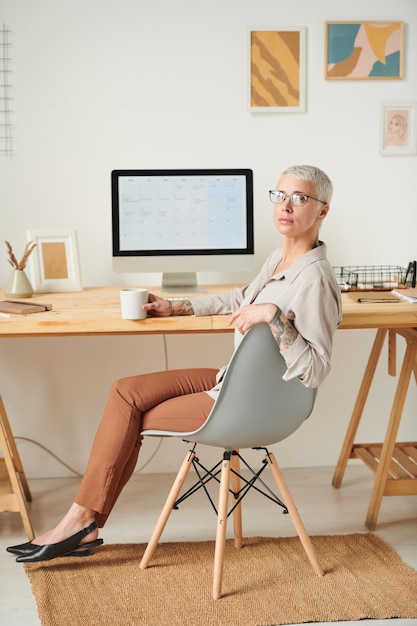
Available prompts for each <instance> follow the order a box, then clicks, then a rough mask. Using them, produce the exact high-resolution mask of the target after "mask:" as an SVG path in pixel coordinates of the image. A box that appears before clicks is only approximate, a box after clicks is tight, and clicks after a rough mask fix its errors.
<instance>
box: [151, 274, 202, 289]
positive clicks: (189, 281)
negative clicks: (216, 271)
mask: <svg viewBox="0 0 417 626" xmlns="http://www.w3.org/2000/svg"><path fill="white" fill-rule="evenodd" d="M205 291H206V290H205V289H202V288H201V287H199V285H198V282H197V274H196V272H163V274H162V293H204V292H205Z"/></svg>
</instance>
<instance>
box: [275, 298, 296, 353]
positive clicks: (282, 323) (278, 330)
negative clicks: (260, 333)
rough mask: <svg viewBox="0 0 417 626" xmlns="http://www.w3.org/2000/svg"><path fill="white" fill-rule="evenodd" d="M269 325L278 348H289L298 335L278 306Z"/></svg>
mask: <svg viewBox="0 0 417 626" xmlns="http://www.w3.org/2000/svg"><path fill="white" fill-rule="evenodd" d="M269 326H270V328H271V331H272V334H273V336H274V337H275V340H276V342H277V343H278V345H279V347H280V350H286V349H287V348H289V347H290V346H291V345H292V344H293V343H294V341H295V340H296V339H297V337H298V332H297V330H296V329H295V328H294V326H293V325H292V323H291V322H290V320H288V319H287V318H286V317H285V315H284V314H283V312H282V311H281V309H279V308H277V312H276V313H275V315H274V317H273V318H272V320H271V321H270V322H269Z"/></svg>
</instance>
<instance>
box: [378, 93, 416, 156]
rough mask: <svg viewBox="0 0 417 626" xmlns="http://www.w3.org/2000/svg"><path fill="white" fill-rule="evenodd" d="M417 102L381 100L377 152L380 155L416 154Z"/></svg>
mask: <svg viewBox="0 0 417 626" xmlns="http://www.w3.org/2000/svg"><path fill="white" fill-rule="evenodd" d="M416 117H417V102H383V103H382V104H381V124H380V139H379V153H380V154H381V155H382V156H410V155H415V154H417V132H416Z"/></svg>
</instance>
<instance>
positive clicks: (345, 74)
mask: <svg viewBox="0 0 417 626" xmlns="http://www.w3.org/2000/svg"><path fill="white" fill-rule="evenodd" d="M325 29H326V30H325V42H326V53H325V70H324V72H325V73H324V75H325V78H326V80H393V79H401V78H402V77H403V65H404V51H403V22H378V21H375V22H326V24H325Z"/></svg>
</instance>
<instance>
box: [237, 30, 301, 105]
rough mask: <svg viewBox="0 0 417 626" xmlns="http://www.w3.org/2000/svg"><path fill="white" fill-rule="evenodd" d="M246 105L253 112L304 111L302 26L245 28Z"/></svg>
mask: <svg viewBox="0 0 417 626" xmlns="http://www.w3.org/2000/svg"><path fill="white" fill-rule="evenodd" d="M249 50H250V52H249V108H250V111H251V112H254V113H294V112H295V113H299V112H304V111H305V106H306V89H305V71H306V70H305V28H293V29H291V28H269V29H259V30H250V31H249Z"/></svg>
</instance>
